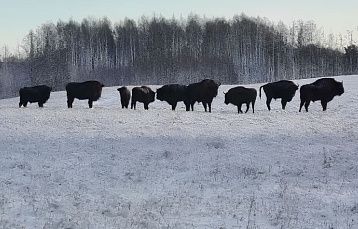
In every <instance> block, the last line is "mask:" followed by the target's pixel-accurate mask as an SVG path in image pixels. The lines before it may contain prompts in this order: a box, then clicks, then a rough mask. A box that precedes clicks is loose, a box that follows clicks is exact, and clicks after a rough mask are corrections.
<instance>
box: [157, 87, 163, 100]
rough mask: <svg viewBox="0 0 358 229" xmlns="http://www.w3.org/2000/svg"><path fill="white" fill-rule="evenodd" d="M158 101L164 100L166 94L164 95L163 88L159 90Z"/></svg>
mask: <svg viewBox="0 0 358 229" xmlns="http://www.w3.org/2000/svg"><path fill="white" fill-rule="evenodd" d="M157 99H158V100H160V101H163V100H164V94H163V90H162V88H158V89H157Z"/></svg>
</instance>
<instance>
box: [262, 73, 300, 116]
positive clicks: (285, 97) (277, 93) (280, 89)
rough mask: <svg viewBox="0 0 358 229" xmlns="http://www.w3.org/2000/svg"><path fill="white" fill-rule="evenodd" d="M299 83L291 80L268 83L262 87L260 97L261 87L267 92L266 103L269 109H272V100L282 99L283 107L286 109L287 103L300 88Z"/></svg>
mask: <svg viewBox="0 0 358 229" xmlns="http://www.w3.org/2000/svg"><path fill="white" fill-rule="evenodd" d="M298 87H299V86H298V85H296V84H295V83H294V82H292V81H289V80H280V81H277V82H273V83H268V84H265V85H263V86H261V87H260V99H261V89H262V88H263V89H264V92H265V94H266V105H267V108H268V110H271V106H270V104H271V100H272V99H275V100H276V99H278V98H280V99H281V104H282V109H283V110H285V108H286V104H287V103H288V102H291V101H292V98H293V97H294V96H295V94H296V91H297V89H298Z"/></svg>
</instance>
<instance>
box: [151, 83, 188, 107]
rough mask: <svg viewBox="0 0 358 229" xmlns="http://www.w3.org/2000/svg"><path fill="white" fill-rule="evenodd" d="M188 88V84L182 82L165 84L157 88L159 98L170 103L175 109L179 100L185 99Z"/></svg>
mask: <svg viewBox="0 0 358 229" xmlns="http://www.w3.org/2000/svg"><path fill="white" fill-rule="evenodd" d="M186 89H187V86H185V85H180V84H168V85H164V86H163V87H161V88H159V89H157V99H158V100H160V101H166V102H167V103H169V105H171V106H172V110H173V111H174V110H175V108H176V106H177V103H178V102H181V101H185V98H186Z"/></svg>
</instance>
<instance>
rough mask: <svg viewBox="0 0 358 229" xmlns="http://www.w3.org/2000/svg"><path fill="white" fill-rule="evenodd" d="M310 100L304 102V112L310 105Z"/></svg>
mask: <svg viewBox="0 0 358 229" xmlns="http://www.w3.org/2000/svg"><path fill="white" fill-rule="evenodd" d="M310 102H311V101H309V100H308V101H306V102H305V109H306V112H308V107H309V105H310Z"/></svg>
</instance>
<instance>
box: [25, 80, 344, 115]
mask: <svg viewBox="0 0 358 229" xmlns="http://www.w3.org/2000/svg"><path fill="white" fill-rule="evenodd" d="M219 86H220V83H218V82H216V81H214V80H212V79H204V80H202V81H200V82H198V83H193V84H189V85H180V84H168V85H164V86H162V87H161V88H159V89H157V91H156V92H154V91H153V90H152V89H151V88H150V87H148V86H141V87H134V88H133V89H132V96H131V92H130V91H129V90H128V88H127V87H121V88H118V89H117V90H118V92H119V94H120V99H121V105H122V108H128V105H129V101H130V100H131V109H136V103H137V102H140V103H143V104H144V109H145V110H148V109H149V104H150V103H152V102H154V100H155V94H156V95H157V96H156V97H157V100H160V101H165V102H167V103H168V104H169V105H170V106H171V108H172V110H175V108H176V106H177V104H178V102H183V103H184V104H185V107H186V111H190V110H192V111H193V110H194V104H195V103H196V102H198V103H202V104H203V107H204V109H205V112H207V111H209V112H211V104H212V101H213V99H214V98H215V97H216V96H217V94H218V89H219ZM103 87H104V85H103V84H102V83H100V82H98V81H86V82H82V83H74V82H72V83H68V84H67V85H66V92H67V107H68V108H72V104H73V102H74V99H79V100H88V106H89V107H90V108H92V106H93V102H94V101H97V100H98V99H99V98H100V97H101V94H102V88H103ZM298 88H299V85H296V84H295V83H293V82H292V81H288V80H281V81H277V82H272V83H267V84H265V85H263V86H261V87H260V90H259V96H260V98H261V89H263V91H264V92H265V95H266V105H267V108H268V110H271V107H270V104H271V101H272V99H275V100H276V99H281V104H282V109H285V108H286V105H287V103H288V102H291V101H292V98H293V97H294V96H295V94H296V91H297V90H298ZM51 90H52V88H51V87H48V86H46V85H39V86H35V87H24V88H21V89H20V91H19V94H20V103H19V107H21V106H24V107H26V106H27V103H38V105H39V107H43V104H44V103H46V101H47V100H48V99H49V98H50V93H51ZM343 93H344V88H343V82H337V81H336V80H335V79H333V78H322V79H319V80H316V81H315V82H313V83H311V84H306V85H303V86H301V88H300V99H301V103H300V108H299V111H300V112H301V110H302V107H303V106H304V107H305V110H306V111H307V112H308V107H309V104H310V102H311V101H312V102H315V101H318V100H319V101H321V105H322V108H323V111H325V110H326V109H327V103H328V102H329V101H331V100H332V99H333V98H334V97H335V96H337V95H338V96H340V95H342V94H343ZM224 94H225V104H227V105H228V104H229V103H231V104H233V105H235V106H237V111H238V113H243V112H242V110H241V107H242V105H243V104H246V111H245V113H247V112H248V110H249V107H250V104H251V106H252V112H253V113H254V112H255V101H256V97H257V91H256V89H254V88H245V87H242V86H238V87H234V88H231V89H230V90H229V91H228V92H227V93H224Z"/></svg>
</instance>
